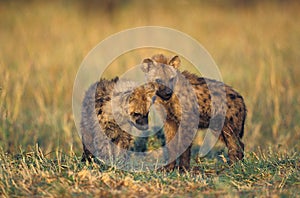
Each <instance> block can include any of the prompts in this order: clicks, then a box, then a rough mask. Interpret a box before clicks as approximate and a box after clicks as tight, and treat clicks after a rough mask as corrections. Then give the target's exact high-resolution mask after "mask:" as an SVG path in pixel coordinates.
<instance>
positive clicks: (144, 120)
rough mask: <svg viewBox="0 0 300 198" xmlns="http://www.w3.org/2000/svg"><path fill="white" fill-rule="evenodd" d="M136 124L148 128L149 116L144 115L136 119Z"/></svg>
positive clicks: (143, 128) (141, 127)
mask: <svg viewBox="0 0 300 198" xmlns="http://www.w3.org/2000/svg"><path fill="white" fill-rule="evenodd" d="M136 124H137V125H138V128H139V129H140V130H147V129H148V116H142V117H140V118H138V119H137V120H136Z"/></svg>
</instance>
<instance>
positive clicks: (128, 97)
mask: <svg viewBox="0 0 300 198" xmlns="http://www.w3.org/2000/svg"><path fill="white" fill-rule="evenodd" d="M154 96H155V89H154V86H153V85H151V83H149V84H145V85H141V86H137V84H136V83H134V82H132V81H121V80H119V79H118V78H115V79H112V80H106V79H101V80H100V81H99V82H96V83H94V84H93V85H91V86H90V88H89V89H88V91H87V92H86V94H85V97H84V100H83V103H82V117H81V135H82V144H83V150H84V153H83V161H85V160H90V158H91V157H94V156H95V155H96V157H99V158H102V157H103V158H105V157H108V156H102V154H106V153H115V154H118V153H117V151H115V150H114V151H113V150H112V148H113V145H112V144H115V145H116V146H117V147H118V148H122V149H126V150H133V149H134V144H135V142H134V141H135V137H134V136H132V135H131V134H129V133H128V132H126V131H128V130H131V128H133V127H135V128H137V129H139V130H146V129H147V128H148V114H149V109H150V106H151V104H152V103H153V98H155V97H154ZM116 119H117V121H116Z"/></svg>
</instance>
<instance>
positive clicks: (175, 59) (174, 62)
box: [168, 55, 181, 69]
mask: <svg viewBox="0 0 300 198" xmlns="http://www.w3.org/2000/svg"><path fill="white" fill-rule="evenodd" d="M180 63H181V60H180V58H179V56H177V55H175V56H173V57H172V58H171V59H170V61H169V63H168V65H171V66H173V67H174V68H175V69H178V67H179V66H180Z"/></svg>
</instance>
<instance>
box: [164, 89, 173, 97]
mask: <svg viewBox="0 0 300 198" xmlns="http://www.w3.org/2000/svg"><path fill="white" fill-rule="evenodd" d="M165 92H166V94H167V95H172V94H173V90H172V89H170V88H169V87H166V90H165Z"/></svg>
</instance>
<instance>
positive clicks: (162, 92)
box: [156, 87, 173, 100]
mask: <svg viewBox="0 0 300 198" xmlns="http://www.w3.org/2000/svg"><path fill="white" fill-rule="evenodd" d="M156 95H158V96H159V97H160V98H161V99H163V100H169V99H170V98H171V97H172V95H173V90H172V89H170V88H168V87H166V88H164V89H159V90H158V91H156Z"/></svg>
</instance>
